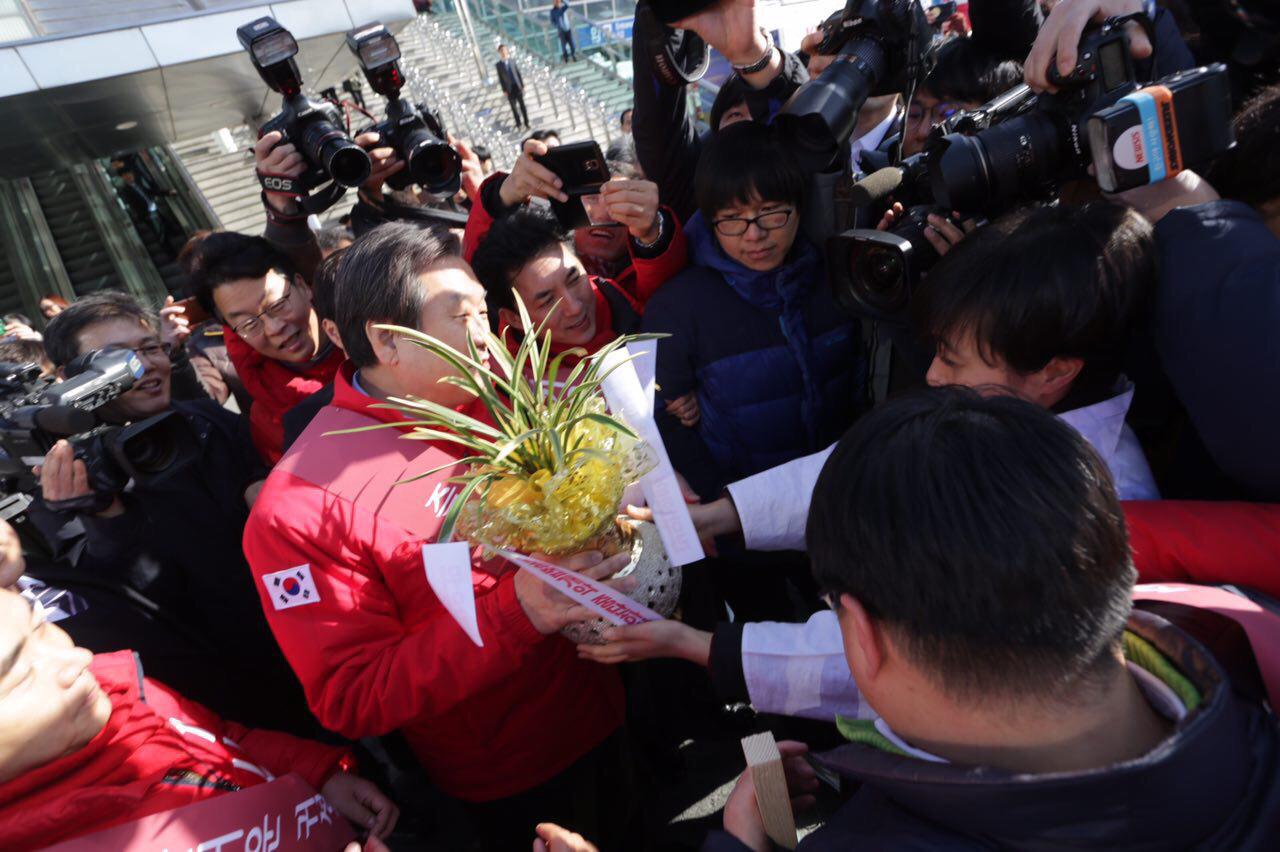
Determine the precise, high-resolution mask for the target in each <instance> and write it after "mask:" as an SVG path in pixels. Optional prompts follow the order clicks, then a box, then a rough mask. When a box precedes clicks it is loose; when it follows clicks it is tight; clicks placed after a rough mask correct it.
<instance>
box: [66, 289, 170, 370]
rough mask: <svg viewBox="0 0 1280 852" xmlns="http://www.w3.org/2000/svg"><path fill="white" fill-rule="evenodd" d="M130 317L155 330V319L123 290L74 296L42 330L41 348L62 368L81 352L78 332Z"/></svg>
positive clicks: (129, 318)
mask: <svg viewBox="0 0 1280 852" xmlns="http://www.w3.org/2000/svg"><path fill="white" fill-rule="evenodd" d="M117 319H123V320H131V321H133V322H136V323H139V324H141V325H144V326H146V327H147V328H148V329H150V330H152V331H155V329H156V322H155V318H154V317H153V316H152V315H151V313H150V312H149V311H147V310H146V309H145V308H143V307H142V305H139V304H138V302H137V300H135V299H134V298H133V297H132V296H129V295H127V294H125V293H117V292H114V291H110V290H108V291H106V292H103V293H94V294H93V295H92V296H85V297H84V298H83V299H76V300H75V301H74V302H72V303H71V304H70V305H69V306H68V307H67V308H66V309H65V310H64V311H62V312H61V313H59V314H58V315H57V316H55V317H54V318H53V319H51V320H49V325H48V327H47V328H45V330H44V351H45V352H46V353H48V355H49V360H50V361H52V362H53V365H54V366H55V367H65V366H67V364H69V363H71V362H72V361H73V360H75V358H76V357H77V356H78V355H80V332H82V331H84V330H85V329H86V328H88V327H89V326H91V325H95V324H97V323H100V322H108V321H110V320H117Z"/></svg>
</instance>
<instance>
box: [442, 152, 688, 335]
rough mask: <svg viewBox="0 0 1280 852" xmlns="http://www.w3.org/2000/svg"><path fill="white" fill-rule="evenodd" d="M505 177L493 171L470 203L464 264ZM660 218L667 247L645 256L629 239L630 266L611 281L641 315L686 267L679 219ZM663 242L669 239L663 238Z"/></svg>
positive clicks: (666, 213) (490, 218)
mask: <svg viewBox="0 0 1280 852" xmlns="http://www.w3.org/2000/svg"><path fill="white" fill-rule="evenodd" d="M506 177H507V174H506V172H494V173H493V174H491V175H489V177H487V178H485V181H484V183H482V184H481V185H480V200H479V202H474V201H473V202H472V204H471V215H470V216H468V217H467V229H466V231H465V232H464V233H463V237H462V256H463V258H465V259H466V261H467V263H470V262H471V258H472V257H474V256H475V253H476V249H477V248H479V247H480V243H482V242H484V237H485V234H487V233H489V229H490V228H491V227H493V222H494V216H495V214H498V212H499V211H498V210H497V209H496V208H497V207H498V206H499V205H501V203H502V202H501V201H499V200H498V189H499V187H500V186H501V185H502V181H503V180H505V179H506ZM661 215H662V217H663V227H664V228H667V229H669V230H670V232H671V233H670V239H669V241H668V242H667V245H666V248H665V249H663V251H662V253H661V254H659V255H658V256H657V257H644V256H642V255H639V254H637V253H636V246H635V241H634V240H632V239H628V240H627V251H628V252H630V253H631V265H630V266H628V267H627V268H626V269H624V270H623V271H622V272H621V273H620V274H619V275H618V276H617V278H615V279H612V280H613V282H614V284H616V285H617V286H618V288H619V289H621V290H622V291H623V292H624V293H626V294H627V296H628V298H629V300H630V301H631V302H632V303H633V304H634V305H635V306H636V309H637V310H639V311H641V312H643V311H644V305H645V302H647V301H649V298H650V297H651V296H652V295H653V294H654V293H656V292H658V288H659V287H661V286H662V285H663V284H665V283H667V281H668V279H671V278H674V277H675V276H676V274H677V273H679V272H682V271H683V270H684V268H685V267H686V266H688V265H689V243H688V241H687V240H686V239H685V235H684V228H682V227H681V226H680V220H679V219H677V218H676V214H675V213H674V212H673V211H672V210H671V208H670V207H663V208H662V209H661ZM662 239H663V240H668V238H667V237H666V236H663V238H662ZM655 250H656V249H655Z"/></svg>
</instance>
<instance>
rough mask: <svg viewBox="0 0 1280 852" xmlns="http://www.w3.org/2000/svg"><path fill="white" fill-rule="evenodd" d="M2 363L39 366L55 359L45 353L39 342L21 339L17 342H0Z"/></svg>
mask: <svg viewBox="0 0 1280 852" xmlns="http://www.w3.org/2000/svg"><path fill="white" fill-rule="evenodd" d="M0 361H5V362H7V363H10V364H30V363H32V362H35V363H37V364H39V363H41V362H43V361H50V362H52V361H53V359H52V358H50V357H49V354H48V353H47V352H46V351H45V348H44V344H43V343H42V342H40V341H39V340H34V339H26V338H19V339H17V340H0Z"/></svg>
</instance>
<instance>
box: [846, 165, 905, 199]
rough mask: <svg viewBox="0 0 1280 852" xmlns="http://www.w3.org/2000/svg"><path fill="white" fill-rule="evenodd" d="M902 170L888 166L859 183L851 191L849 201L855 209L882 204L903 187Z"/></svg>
mask: <svg viewBox="0 0 1280 852" xmlns="http://www.w3.org/2000/svg"><path fill="white" fill-rule="evenodd" d="M902 179H903V174H902V169H900V168H899V167H897V166H886V167H885V168H883V169H879V170H878V171H874V172H872V173H871V174H869V175H867V176H866V177H864V178H863V179H862V180H860V181H858V182H857V183H855V184H854V185H853V187H852V188H851V189H850V190H849V200H850V201H851V202H852V203H853V205H854V206H855V207H867V206H869V205H872V204H881V203H883V202H885V201H887V200H888V199H889V196H891V195H893V194H894V193H895V192H897V190H898V187H900V186H902Z"/></svg>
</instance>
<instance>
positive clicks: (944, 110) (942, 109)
mask: <svg viewBox="0 0 1280 852" xmlns="http://www.w3.org/2000/svg"><path fill="white" fill-rule="evenodd" d="M958 112H960V107H958V106H956V105H955V104H950V103H945V102H944V103H937V104H934V105H933V106H932V107H931V108H930V109H925V108H924V107H922V106H920V104H912V105H911V108H910V109H908V110H907V124H915V125H918V124H920V122H922V121H927V122H928V126H929V127H933V126H934V125H935V124H941V123H942V122H944V121H946V120H947V119H948V118H950V117H951V116H953V115H955V114H956V113H958Z"/></svg>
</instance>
